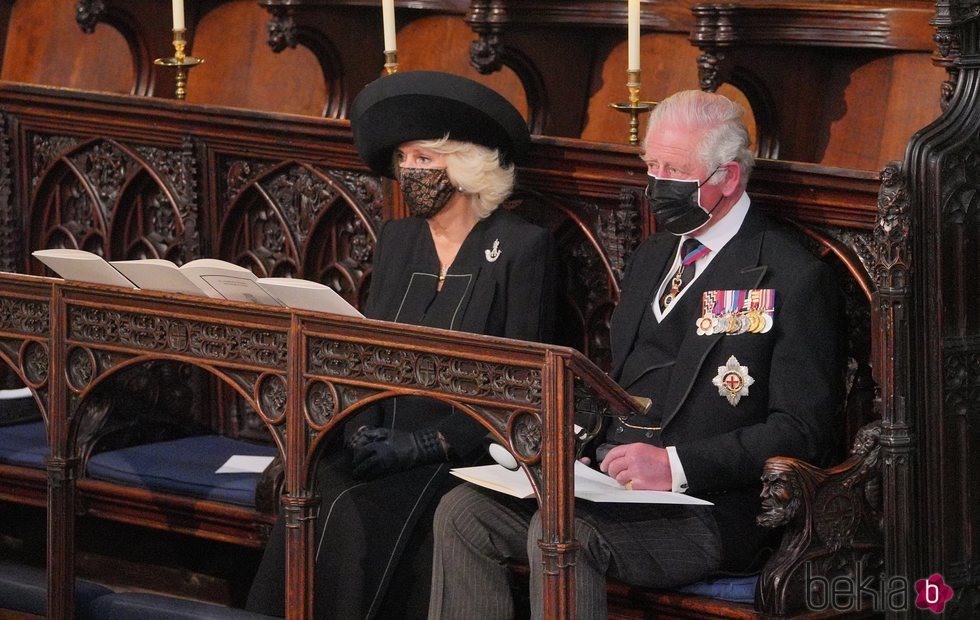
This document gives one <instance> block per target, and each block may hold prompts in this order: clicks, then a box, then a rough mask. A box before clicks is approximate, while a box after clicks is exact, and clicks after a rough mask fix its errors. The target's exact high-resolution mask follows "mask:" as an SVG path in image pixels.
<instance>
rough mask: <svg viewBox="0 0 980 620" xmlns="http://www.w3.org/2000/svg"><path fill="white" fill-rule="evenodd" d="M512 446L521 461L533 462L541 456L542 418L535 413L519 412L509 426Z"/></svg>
mask: <svg viewBox="0 0 980 620" xmlns="http://www.w3.org/2000/svg"><path fill="white" fill-rule="evenodd" d="M509 427H510V428H509V434H510V442H511V446H512V447H513V448H514V451H515V452H517V454H518V455H520V457H521V459H522V460H524V461H527V462H533V461H536V460H537V459H538V457H539V456H540V455H541V418H540V417H539V416H538V414H537V413H535V412H533V411H518V412H517V413H515V414H514V415H513V416H512V417H511V419H510V424H509Z"/></svg>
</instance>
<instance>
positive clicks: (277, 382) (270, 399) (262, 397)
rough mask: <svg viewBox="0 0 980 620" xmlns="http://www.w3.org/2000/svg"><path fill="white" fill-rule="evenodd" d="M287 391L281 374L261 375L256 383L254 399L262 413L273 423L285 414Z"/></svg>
mask: <svg viewBox="0 0 980 620" xmlns="http://www.w3.org/2000/svg"><path fill="white" fill-rule="evenodd" d="M287 393H288V391H287V389H286V379H285V378H284V377H282V376H281V375H275V374H267V375H263V376H262V377H261V378H260V379H259V381H258V383H257V394H258V397H257V398H256V401H257V402H258V403H259V407H260V408H261V409H262V415H264V416H265V418H266V419H267V420H269V421H270V422H272V423H273V424H276V423H278V422H279V421H280V420H282V419H283V416H285V415H286V398H287V396H286V395H287Z"/></svg>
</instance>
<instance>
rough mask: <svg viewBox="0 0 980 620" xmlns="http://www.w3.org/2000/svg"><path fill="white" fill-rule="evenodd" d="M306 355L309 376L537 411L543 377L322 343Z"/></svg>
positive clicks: (311, 343)
mask: <svg viewBox="0 0 980 620" xmlns="http://www.w3.org/2000/svg"><path fill="white" fill-rule="evenodd" d="M307 351H308V354H307V370H308V372H310V373H313V374H318V375H325V376H328V377H338V378H343V379H355V378H356V379H363V380H368V381H377V382H380V383H384V384H386V385H391V386H405V387H413V386H415V387H421V388H427V389H431V390H438V391H441V392H447V393H449V394H453V395H457V396H467V397H472V398H488V399H489V398H493V399H499V400H503V401H505V402H510V403H515V404H519V405H530V406H534V407H540V405H541V371H540V370H539V369H537V368H525V367H519V366H509V365H502V364H491V363H487V362H481V361H477V360H468V359H463V358H457V357H451V356H448V355H442V354H437V353H420V352H416V351H407V350H400V349H394V348H391V347H384V346H378V345H373V344H367V343H353V342H342V341H337V340H329V339H326V338H311V339H309V340H308V344H307Z"/></svg>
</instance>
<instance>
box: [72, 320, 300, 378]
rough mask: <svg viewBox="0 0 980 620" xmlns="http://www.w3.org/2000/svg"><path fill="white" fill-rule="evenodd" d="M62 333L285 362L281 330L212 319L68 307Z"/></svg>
mask: <svg viewBox="0 0 980 620" xmlns="http://www.w3.org/2000/svg"><path fill="white" fill-rule="evenodd" d="M68 337H69V338H71V339H73V340H77V341H80V342H92V343H96V344H121V345H126V346H136V347H139V348H141V349H144V350H149V351H156V352H166V353H180V354H185V355H193V356H195V357H199V358H203V359H212V360H220V361H225V362H244V363H248V364H256V365H261V366H267V367H275V368H281V367H284V366H285V364H286V334H284V333H281V332H272V331H267V330H259V329H250V328H247V327H240V326H236V325H227V324H224V323H218V322H206V321H196V320H188V319H179V318H170V317H163V316H155V315H145V314H136V313H131V312H122V311H115V310H105V309H102V308H88V307H83V306H71V307H70V308H69V311H68Z"/></svg>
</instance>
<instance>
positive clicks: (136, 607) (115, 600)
mask: <svg viewBox="0 0 980 620" xmlns="http://www.w3.org/2000/svg"><path fill="white" fill-rule="evenodd" d="M88 612H89V615H90V617H92V618H99V619H100V620H126V619H127V618H133V619H134V620H155V619H157V618H159V619H160V620H224V619H226V618H227V619H232V618H237V619H240V620H263V619H268V618H273V616H264V615H262V614H256V613H253V612H250V611H245V610H243V609H233V608H231V607H222V606H220V605H212V604H210V603H199V602H197V601H189V600H187V599H181V598H172V597H169V596H163V595H160V594H148V593H145V592H123V593H120V594H110V595H108V596H103V597H101V598H99V599H96V600H95V601H94V602H93V603H92V604H91V605H89V609H88Z"/></svg>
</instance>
